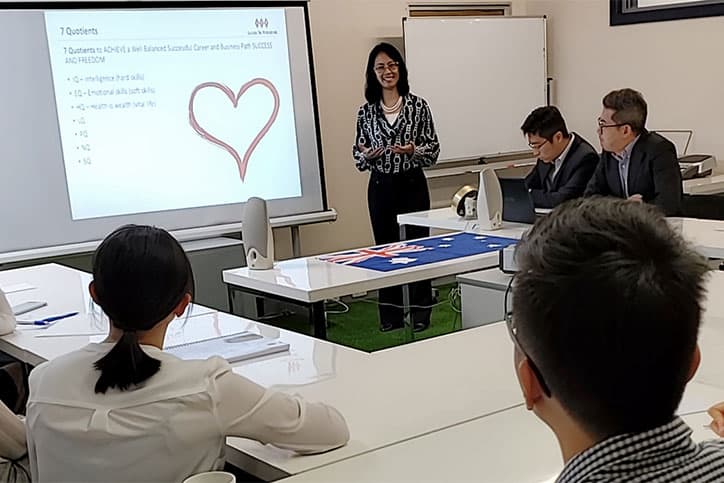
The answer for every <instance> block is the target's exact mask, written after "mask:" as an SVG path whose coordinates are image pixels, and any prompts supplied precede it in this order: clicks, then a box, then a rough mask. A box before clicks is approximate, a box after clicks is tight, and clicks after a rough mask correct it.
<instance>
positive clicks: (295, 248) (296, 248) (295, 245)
mask: <svg viewBox="0 0 724 483" xmlns="http://www.w3.org/2000/svg"><path fill="white" fill-rule="evenodd" d="M289 229H290V230H291V232H292V256H293V257H294V258H299V257H300V256H301V253H302V249H301V246H300V243H299V226H298V225H292V226H290V227H289Z"/></svg>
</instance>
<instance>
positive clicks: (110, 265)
mask: <svg viewBox="0 0 724 483" xmlns="http://www.w3.org/2000/svg"><path fill="white" fill-rule="evenodd" d="M93 288H94V292H95V299H96V302H97V303H98V305H100V307H101V309H103V312H104V313H105V314H106V315H107V316H108V318H109V319H110V321H111V323H112V324H113V326H114V327H116V328H117V329H120V330H122V331H123V336H122V337H121V338H120V339H119V340H118V341H117V342H116V344H115V346H113V349H111V350H110V352H108V354H106V355H105V356H104V357H103V358H101V359H99V360H98V361H96V363H95V368H96V369H97V370H99V371H100V372H101V374H100V377H99V378H98V381H97V382H96V386H95V392H97V393H105V392H106V391H107V390H108V389H109V388H112V387H117V388H118V389H120V390H122V391H123V390H126V389H128V388H129V387H130V386H131V385H134V384H140V383H142V382H143V381H145V380H147V379H148V378H150V377H151V376H153V375H154V374H155V373H156V372H158V370H159V369H160V368H161V361H159V360H157V359H154V358H152V357H151V356H149V355H148V354H146V353H145V352H144V351H143V349H142V348H141V346H140V344H139V343H138V337H137V331H144V330H149V329H151V328H153V327H154V326H155V325H156V324H158V323H159V322H160V321H162V320H163V319H164V318H166V317H167V316H168V315H169V314H170V313H171V312H172V311H173V309H174V307H176V306H177V305H178V304H179V302H181V300H182V299H183V297H184V295H186V294H187V293H189V294H191V295H193V292H194V276H193V272H192V270H191V263H190V262H189V259H188V257H187V256H186V253H185V252H184V250H183V248H181V245H180V244H179V242H178V241H176V239H175V238H174V237H172V236H171V235H170V234H169V233H168V232H167V231H165V230H163V229H161V228H156V227H152V226H142V225H127V226H123V227H121V228H118V229H117V230H116V231H114V232H113V233H111V234H110V235H108V236H107V237H106V239H105V240H103V242H102V243H101V244H100V246H99V247H98V249H97V250H96V251H95V254H94V255H93Z"/></svg>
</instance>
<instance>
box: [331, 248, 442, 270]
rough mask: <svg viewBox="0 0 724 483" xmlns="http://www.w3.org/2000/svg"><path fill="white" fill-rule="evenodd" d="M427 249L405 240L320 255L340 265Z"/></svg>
mask: <svg viewBox="0 0 724 483" xmlns="http://www.w3.org/2000/svg"><path fill="white" fill-rule="evenodd" d="M425 250H430V248H428V247H424V246H422V245H408V244H407V243H404V242H397V243H390V244H389V245H380V246H377V247H371V248H360V249H358V250H349V251H346V252H341V253H335V254H333V255H324V256H321V257H319V259H320V260H324V261H325V262H332V263H338V264H340V265H353V264H356V263H361V262H364V261H367V260H371V259H373V258H393V257H396V256H398V255H403V254H408V253H418V252H424V251H425Z"/></svg>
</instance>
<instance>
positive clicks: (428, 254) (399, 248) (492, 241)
mask: <svg viewBox="0 0 724 483" xmlns="http://www.w3.org/2000/svg"><path fill="white" fill-rule="evenodd" d="M517 242H518V240H516V239H514V238H502V237H495V236H487V235H477V234H475V233H465V232H459V233H451V234H449V235H441V236H433V237H429V238H422V239H420V240H414V241H409V242H396V243H389V244H387V245H378V246H375V247H370V248H360V249H357V250H347V251H344V252H339V253H333V254H331V255H323V256H321V257H319V259H320V260H324V261H327V262H332V263H338V264H340V265H349V266H352V267H360V268H367V269H370V270H377V271H380V272H389V271H392V270H399V269H403V268H409V267H416V266H419V265H427V264H428V263H435V262H442V261H444V260H452V259H455V258H463V257H469V256H471V255H480V254H483V253H490V252H497V251H500V250H502V249H503V248H505V247H508V246H510V245H515V244H516V243H517Z"/></svg>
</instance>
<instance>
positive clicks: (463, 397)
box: [0, 264, 724, 481]
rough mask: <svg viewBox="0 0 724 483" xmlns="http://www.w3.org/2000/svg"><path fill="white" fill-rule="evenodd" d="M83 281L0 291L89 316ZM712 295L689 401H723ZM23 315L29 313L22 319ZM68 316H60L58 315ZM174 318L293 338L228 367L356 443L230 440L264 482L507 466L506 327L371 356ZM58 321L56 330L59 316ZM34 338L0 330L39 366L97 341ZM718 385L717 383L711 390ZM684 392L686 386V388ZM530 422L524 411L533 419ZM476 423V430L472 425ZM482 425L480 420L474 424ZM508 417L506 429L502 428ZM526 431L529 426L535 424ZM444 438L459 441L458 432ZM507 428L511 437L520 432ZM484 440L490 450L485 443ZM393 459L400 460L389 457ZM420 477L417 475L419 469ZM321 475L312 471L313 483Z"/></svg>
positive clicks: (44, 275) (207, 329)
mask: <svg viewBox="0 0 724 483" xmlns="http://www.w3.org/2000/svg"><path fill="white" fill-rule="evenodd" d="M89 280H90V277H89V275H88V274H85V273H83V272H79V271H77V270H73V269H69V268H66V267H61V266H59V265H54V264H50V265H42V266H36V267H28V268H21V269H15V270H8V271H3V272H0V286H2V287H4V288H6V287H8V286H12V285H16V284H20V283H27V284H30V285H32V286H35V287H36V288H34V289H31V290H26V291H20V292H15V293H11V294H9V295H8V298H9V299H10V301H11V303H12V304H16V303H19V302H24V301H28V300H44V301H47V302H48V307H46V308H43V309H39V310H37V311H34V312H31V314H32V318H37V317H40V316H45V315H50V314H57V313H60V312H65V311H76V310H78V311H81V312H83V311H84V310H85V311H86V312H85V313H87V309H86V308H87V307H89V300H88V297H87V295H86V294H87V284H88V282H89ZM709 286H710V289H711V290H712V293H714V292H715V291H716V292H718V293H724V292H719V290H720V289H723V288H724V276H723V277H716V279H715V280H714V281H713V282H710V285H709ZM710 300H711V302H710V303H709V304H708V305H707V307H708V310H707V313H706V317H707V323H706V324H705V329H707V330H710V332H711V333H712V334H714V335H717V336H718V337H719V338H720V339H719V340H717V341H711V344H712V347H709V346H708V345H707V344H706V341H704V343H703V346H702V351H703V355H704V358H703V362H702V371H700V374H697V376H696V377H695V382H696V383H697V385H693V386H692V388H695V389H694V393H693V394H694V396H695V397H694V399H693V401H694V403H692V404H698V405H699V406H701V407H705V406H706V405H708V404H711V403H713V402H715V401H716V400H718V399H724V394H722V395H721V398H720V394H719V393H718V392H716V391H718V390H722V391H724V378H721V377H719V379H718V383H719V384H715V383H716V382H717V381H714V382H715V383H711V384H708V387H707V383H706V380H707V379H715V378H716V376H717V374H720V373H721V372H722V369H721V368H722V367H724V364H722V363H721V360H722V356H718V357H717V354H724V352H722V351H717V352H712V351H711V350H710V349H712V348H714V349H717V348H718V347H719V346H720V345H724V301H721V300H719V298H717V297H716V296H715V295H714V296H711V297H710ZM206 310H208V309H206ZM27 317H28V318H30V315H28V316H27ZM23 318H25V316H24V317H23ZM72 320H73V319H67V320H65V321H64V322H71V321H72ZM84 320H85V325H84V323H83V321H84ZM77 321H81V323H79V325H78V330H81V329H92V328H93V326H92V325H91V321H90V320H87V319H83V317H79V318H78V319H77ZM73 323H75V322H73ZM174 324H175V325H174V326H173V327H171V328H170V329H169V332H168V334H167V339H166V343H167V344H169V343H179V342H183V341H190V340H197V339H200V338H207V337H208V336H209V334H210V335H211V336H213V335H220V334H225V333H232V332H236V331H239V330H252V331H258V332H259V333H261V334H263V335H265V336H267V337H278V338H280V339H282V340H284V341H285V342H288V343H289V344H290V352H289V353H288V354H282V355H276V356H270V357H266V358H262V359H255V360H252V361H246V362H242V363H239V364H235V365H234V370H235V371H236V372H238V373H239V374H242V375H244V376H246V377H249V378H250V379H252V380H254V381H257V382H258V383H259V384H261V385H263V386H265V387H276V388H278V389H280V390H283V391H287V392H292V393H299V394H301V395H303V396H304V397H306V398H309V399H312V400H322V401H325V402H328V403H330V404H333V405H334V406H336V407H337V408H338V409H339V410H340V411H341V412H342V413H343V414H344V416H345V418H346V419H347V422H348V423H349V426H350V432H351V438H352V439H351V441H350V443H349V444H348V445H347V446H345V447H343V448H340V449H338V450H335V451H331V452H329V453H325V454H321V455H313V456H303V457H301V456H296V455H294V454H293V453H291V452H288V451H284V450H280V449H277V448H274V447H271V446H265V445H261V444H259V443H257V442H254V441H250V440H244V439H241V438H229V439H228V440H227V458H228V461H229V462H230V463H231V464H233V465H236V466H238V467H240V468H242V469H243V470H244V471H247V472H249V473H251V474H254V475H255V476H258V477H260V478H262V479H269V480H271V479H277V478H281V477H284V476H287V475H297V474H300V473H305V472H309V473H307V475H308V476H309V477H312V476H313V475H314V474H315V473H316V471H312V470H319V471H320V472H322V471H323V472H325V473H323V474H327V473H326V471H328V470H327V469H325V468H327V467H329V471H334V472H337V471H340V472H341V473H334V474H336V475H337V479H338V480H339V479H344V480H345V481H347V480H349V481H351V480H353V479H355V478H356V477H357V476H358V475H359V477H360V478H362V477H363V476H365V475H366V474H367V473H365V472H362V471H361V470H360V473H347V471H348V470H347V468H348V466H347V465H348V464H351V463H353V462H356V461H357V460H358V459H359V458H367V457H372V456H374V458H375V459H374V460H372V462H371V463H370V464H373V463H374V464H378V465H379V466H380V468H381V469H384V468H390V466H388V465H396V468H397V469H396V470H394V472H392V473H390V475H386V476H385V477H383V478H380V475H381V474H382V473H379V474H378V473H375V470H374V468H368V469H367V470H365V471H369V472H371V473H370V475H371V476H370V478H371V479H375V478H376V479H377V481H380V479H381V480H390V479H392V480H396V479H397V478H393V477H391V475H402V474H412V473H406V472H411V471H416V468H424V467H427V468H428V469H429V473H428V474H429V475H431V476H430V478H428V480H429V479H432V476H434V475H436V473H435V471H438V470H435V469H433V468H432V467H431V466H430V465H433V464H434V463H435V460H432V459H431V456H430V455H433V454H435V453H440V454H443V455H445V454H447V455H450V456H449V457H450V461H451V465H450V469H451V470H455V471H458V470H456V469H455V468H459V470H460V471H459V474H460V475H461V478H463V477H464V476H465V473H463V471H464V470H465V468H466V467H465V466H464V465H465V464H469V463H470V464H474V465H476V466H474V467H477V468H480V467H481V466H480V465H481V464H482V463H481V462H483V461H488V460H489V461H490V462H489V464H490V465H491V468H492V467H495V464H498V465H503V464H504V463H505V460H503V459H502V457H492V456H491V457H490V458H487V457H485V451H499V453H497V454H500V452H503V451H504V448H505V446H504V444H507V443H504V442H501V441H502V439H501V438H503V439H504V438H509V437H512V436H511V435H513V434H514V433H512V432H509V433H506V432H504V431H502V430H500V429H495V428H499V426H496V425H498V424H499V423H497V422H496V421H497V419H494V420H491V421H490V423H491V426H487V422H486V423H483V421H485V420H486V419H487V418H488V417H492V416H493V415H495V414H496V413H501V411H505V410H506V409H509V408H512V407H515V406H518V405H520V404H521V403H522V397H521V393H520V389H519V386H518V383H517V381H516V378H515V374H514V371H513V365H512V343H511V342H510V339H509V337H508V333H507V329H506V327H505V325H504V324H503V323H496V324H491V325H488V326H485V327H480V328H475V329H469V330H466V331H461V332H457V333H453V334H449V335H446V336H442V337H437V338H433V339H427V340H424V341H420V342H417V343H415V344H408V345H404V346H399V347H395V348H391V349H387V350H383V351H378V352H375V353H372V354H368V353H365V352H361V351H357V350H354V349H350V348H346V347H343V346H339V345H336V344H332V343H329V342H326V341H320V340H318V339H314V338H312V337H308V336H305V335H301V334H296V333H293V332H289V331H286V330H282V329H278V328H275V327H271V326H268V325H266V324H261V323H256V322H253V321H249V320H246V319H243V318H240V317H236V316H233V315H229V314H222V313H218V312H215V311H208V312H204V308H203V307H201V308H200V311H199V312H198V315H194V311H192V313H191V316H190V317H189V318H188V320H187V321H186V323H185V324H179V323H174ZM57 327H62V326H61V325H60V323H58V324H57ZM96 333H97V329H96ZM37 335H39V334H33V333H31V331H22V332H17V333H14V334H10V335H8V336H4V337H1V338H0V349H2V350H4V351H7V352H10V353H12V354H14V355H16V356H18V357H20V358H21V359H22V360H25V361H28V362H31V363H37V362H40V361H43V360H48V359H52V358H54V357H57V356H59V355H62V354H64V353H67V352H69V351H72V350H75V349H78V348H80V347H82V346H84V345H85V344H87V343H89V342H97V341H98V340H100V339H102V338H103V337H104V336H103V335H84V336H68V337H38V336H37ZM705 335H706V334H705V333H704V331H702V338H705ZM714 386H716V387H715V389H711V388H712V387H714ZM689 392H690V393H691V390H690V391H689ZM689 399H691V398H689ZM501 414H502V413H501ZM527 417H528V418H532V416H529V415H528V416H527ZM530 421H531V422H530V424H531V425H532V424H533V423H535V424H536V425H541V423H539V422H537V421H536V420H535V419H534V418H533V419H531V420H530ZM473 423H474V424H475V426H468V424H473ZM478 424H485V426H483V429H480V428H479V427H478V426H477V425H478ZM507 424H508V423H505V424H503V427H506V425H507ZM526 427H527V426H526ZM485 428H488V429H485ZM543 429H544V431H546V432H545V433H541V434H545V436H543V438H544V439H542V440H535V441H541V443H540V444H541V445H546V444H547V443H546V441H548V440H549V439H550V435H549V434H548V432H547V428H543ZM452 430H454V431H463V430H464V431H465V432H466V434H469V436H468V439H467V440H466V439H464V438H463V437H460V438H462V439H460V438H458V437H452V438H451V439H448V438H449V437H450V435H449V434H447V432H448V431H452ZM491 431H492V432H491ZM526 431H527V429H526ZM530 431H531V432H532V431H537V429H536V428H533V426H531V427H530ZM451 434H452V436H455V434H457V433H451ZM531 434H532V433H531ZM435 435H438V436H439V437H440V438H442V439H440V440H438V439H434V440H432V443H430V442H429V441H430V440H428V438H430V437H433V436H435ZM515 435H517V436H519V434H518V433H517V432H516V433H515ZM526 437H528V436H526ZM530 438H532V436H530ZM545 438H548V439H545ZM416 441H421V442H422V443H421V444H423V443H424V445H429V446H428V447H429V449H428V450H424V451H423V450H421V449H418V447H417V446H410V447H409V448H412V449H411V450H410V451H409V455H410V456H409V458H410V459H409V460H405V459H404V455H400V456H398V453H396V452H393V453H388V451H391V450H393V449H394V451H398V450H397V449H395V448H398V447H399V446H402V445H407V444H413V443H414V444H415V445H417V443H416ZM449 441H453V443H449ZM511 441H512V440H511ZM515 441H516V442H515V446H513V445H512V444H513V443H511V445H510V446H508V449H509V450H512V449H513V448H518V447H519V440H518V439H516V440H515ZM467 442H469V443H470V444H468V443H467ZM473 443H475V444H476V445H473ZM487 447H490V448H492V449H490V450H485V448H487ZM405 448H407V446H405ZM405 448H403V449H405ZM423 449H424V448H423ZM535 450H536V452H540V453H541V455H542V456H541V458H543V457H544V456H543V455H546V454H548V455H551V454H553V455H554V454H557V446H556V445H555V441H554V440H553V445H551V446H550V447H547V446H546V447H542V446H538V447H536V448H535ZM418 451H421V452H418ZM468 453H470V454H472V455H473V456H474V458H473V459H471V460H470V461H467V462H463V461H462V459H461V457H462V456H464V455H465V454H468ZM491 454H492V453H491ZM390 455H391V456H393V457H399V458H400V459H399V460H396V461H395V462H387V459H388V457H389V456H390ZM428 457H429V458H430V459H428ZM453 458H454V459H453ZM483 458H485V459H483ZM546 458H549V457H546ZM365 461H367V460H363V463H364V462H365ZM536 461H537V460H536ZM551 461H552V460H551ZM556 461H558V460H556ZM413 462H414V464H413ZM471 462H472V463H471ZM487 464H488V463H486V465H487ZM554 464H555V463H554ZM329 465H332V466H329ZM335 466H338V468H335ZM520 466H522V465H520ZM548 467H549V468H550V470H551V471H554V470H555V469H556V467H555V466H551V465H549V466H548ZM332 468H335V469H334V470H332ZM349 468H350V469H349V471H357V470H356V469H355V467H349ZM467 468H470V467H467ZM500 468H501V470H500V471H503V470H505V467H504V466H500ZM529 469H530V468H527V469H526V467H525V466H522V467H521V468H517V469H516V470H515V471H520V472H521V473H515V472H514V473H513V475H518V474H523V473H524V472H525V471H527V470H529ZM390 471H392V470H390ZM471 471H472V470H471ZM490 471H493V470H490ZM330 474H331V473H330ZM456 474H457V473H456ZM480 474H481V473H473V476H472V478H477V477H479V475H480ZM495 474H496V475H497V474H498V473H495ZM340 475H342V477H340ZM383 476H384V475H383ZM302 477H306V476H304V475H303V476H302ZM420 478H421V479H423V480H424V479H425V478H424V474H423V473H422V472H420ZM323 479H324V478H321V477H320V480H323ZM463 479H464V478H463ZM315 481H316V480H315ZM518 481H520V480H518Z"/></svg>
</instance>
